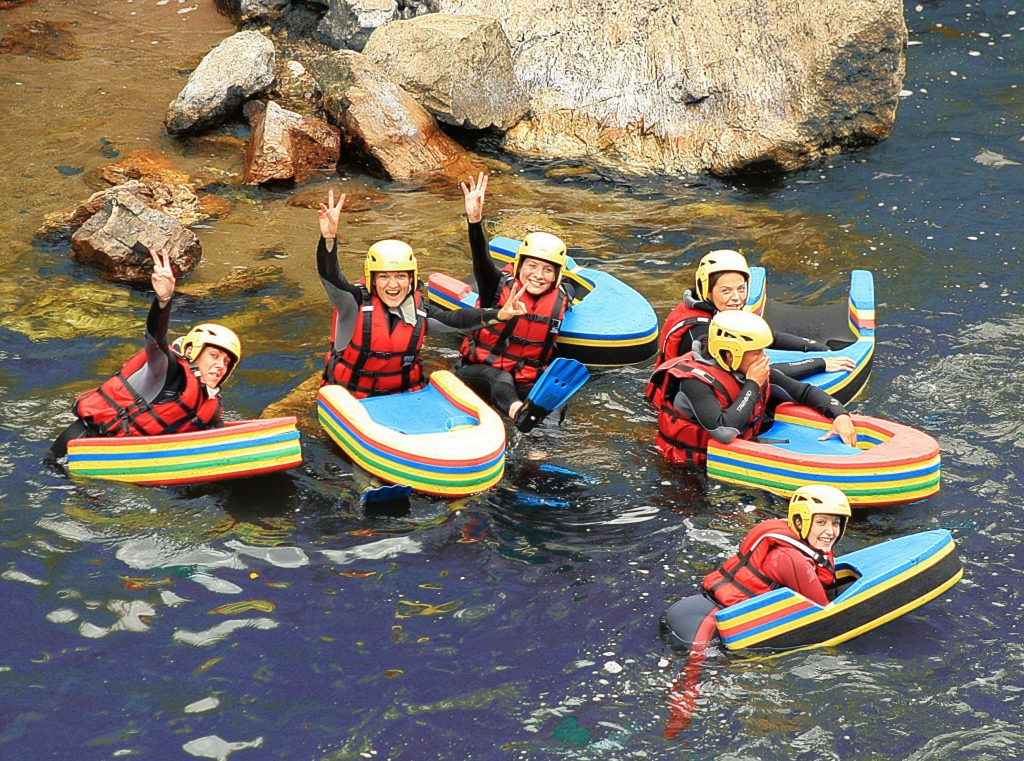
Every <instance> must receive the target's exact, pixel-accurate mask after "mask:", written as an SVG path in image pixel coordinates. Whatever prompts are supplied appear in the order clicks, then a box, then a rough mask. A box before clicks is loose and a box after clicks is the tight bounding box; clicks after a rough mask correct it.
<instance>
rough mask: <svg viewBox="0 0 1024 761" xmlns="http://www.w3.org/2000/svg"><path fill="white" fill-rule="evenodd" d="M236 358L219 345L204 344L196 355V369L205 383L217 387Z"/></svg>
mask: <svg viewBox="0 0 1024 761" xmlns="http://www.w3.org/2000/svg"><path fill="white" fill-rule="evenodd" d="M234 361H235V358H234V357H233V356H231V354H230V353H228V352H226V351H224V349H222V348H220V347H219V346H204V347H203V350H202V351H201V352H199V356H198V357H196V362H195V365H196V369H197V370H198V371H199V380H200V381H202V383H203V385H205V386H209V387H210V388H217V386H219V385H220V384H221V383H222V382H223V381H224V378H225V376H226V375H227V374H228V371H229V370H230V369H231V364H232V363H233V362H234Z"/></svg>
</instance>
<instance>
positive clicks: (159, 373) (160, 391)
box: [47, 298, 186, 460]
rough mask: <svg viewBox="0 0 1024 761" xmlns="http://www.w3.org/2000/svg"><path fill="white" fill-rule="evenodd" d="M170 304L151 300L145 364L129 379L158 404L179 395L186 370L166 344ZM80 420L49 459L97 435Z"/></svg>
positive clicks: (59, 439)
mask: <svg viewBox="0 0 1024 761" xmlns="http://www.w3.org/2000/svg"><path fill="white" fill-rule="evenodd" d="M170 307H171V304H170V302H167V305H166V306H164V307H161V306H160V300H159V299H157V298H154V299H153V304H152V305H151V306H150V308H149V314H148V315H147V317H146V333H145V348H146V364H145V366H144V367H143V368H142V369H140V370H138V371H137V372H135V373H134V374H133V375H132V376H131V377H130V378H129V379H128V381H129V382H130V383H131V385H132V388H134V389H135V390H136V391H137V392H138V393H139V395H140V396H141V397H142V398H143V399H145V400H146V401H147V402H149V403H150V404H154V405H155V404H160V403H161V402H166V401H170V400H172V399H175V398H177V397H179V396H181V395H182V393H184V391H185V385H186V378H185V372H184V370H182V368H181V364H180V363H179V362H178V359H177V355H175V354H174V353H173V352H172V351H171V349H170V347H169V346H168V345H167V327H168V325H169V323H170V318H171V308H170ZM99 435H100V433H99V431H97V430H95V429H94V428H92V427H91V426H89V425H88V424H87V423H85V422H83V421H82V420H76V421H75V422H74V423H72V424H71V425H69V426H68V427H67V428H66V429H64V431H63V433H61V434H60V435H59V436H58V437H57V438H56V439H55V440H54V442H53V444H51V445H50V451H49V452H48V453H47V459H48V460H57V459H60V458H61V457H63V456H64V455H66V454H67V453H68V442H69V441H71V439H78V438H81V437H82V436H99Z"/></svg>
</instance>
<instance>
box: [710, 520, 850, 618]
mask: <svg viewBox="0 0 1024 761" xmlns="http://www.w3.org/2000/svg"><path fill="white" fill-rule="evenodd" d="M779 546H785V547H789V548H790V549H793V550H796V551H798V552H801V553H803V554H804V555H806V556H807V557H809V558H811V559H812V560H813V561H814V567H815V571H816V572H817V574H818V580H819V581H820V582H821V585H822V586H823V587H825V588H826V589H828V588H829V587H830V586H833V585H834V584H835V581H836V569H835V556H834V555H833V553H832V551H831V550H830V551H829V552H827V553H821V552H819V551H818V550H815V549H814V548H813V547H811V546H809V545H808V544H806V543H805V542H803V541H802V540H801V539H800V537H798V536H797V535H796V534H795V533H793V530H792V529H791V528H790V527H789V523H787V522H786V521H784V520H782V519H781V518H775V519H772V520H767V521H762V522H761V523H758V524H757V525H756V526H754V528H752V529H751V530H750V533H749V534H747V536H746V538H745V539H744V540H743V542H742V543H741V544H740V549H739V552H737V553H736V554H735V555H733V556H732V557H731V558H729V559H728V560H726V561H725V562H724V563H723V564H722V565H721V566H719V567H718V568H717V569H716V570H714V571H712V572H711V573H709V574H708V575H707V576H705V577H704V581H703V582H702V584H701V587H702V588H703V590H704V592H705V593H706V594H709V595H711V596H712V597H713V598H714V599H715V600H716V601H717V602H718V603H719V604H720V605H724V606H729V605H735V604H736V603H738V602H742V601H743V600H746V599H749V598H751V597H755V596H757V595H760V594H764V593H765V592H768V591H770V590H772V589H778V588H779V587H780V586H782V585H781V584H778V583H777V582H774V581H772V580H771V579H769V578H768V577H767V576H765V575H764V574H763V573H762V572H761V568H762V567H763V565H764V562H765V558H766V557H767V556H768V552H769V551H770V550H771V549H772V548H773V547H779Z"/></svg>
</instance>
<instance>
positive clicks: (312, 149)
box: [244, 101, 341, 185]
mask: <svg viewBox="0 0 1024 761" xmlns="http://www.w3.org/2000/svg"><path fill="white" fill-rule="evenodd" d="M245 111H246V116H247V117H249V123H250V124H251V125H252V135H251V136H250V137H249V146H248V149H247V150H246V152H245V179H244V182H245V183H247V184H251V185H258V184H260V183H263V182H270V181H271V180H294V181H295V182H304V181H305V180H307V179H309V178H310V177H311V176H313V175H315V174H317V173H318V172H321V171H325V172H326V174H332V173H333V172H334V168H335V167H336V166H337V164H338V158H339V157H340V150H341V140H340V138H339V136H338V128H337V127H334V126H333V125H330V124H328V123H327V122H325V121H324V120H323V119H316V118H313V117H310V116H303V115H302V114H297V113H295V112H294V111H288V110H287V109H284V108H281V106H279V105H278V104H277V103H274V102H273V101H270V102H269V103H267V105H266V106H265V107H264V106H263V104H262V103H259V101H250V102H249V104H247V105H246V107H245Z"/></svg>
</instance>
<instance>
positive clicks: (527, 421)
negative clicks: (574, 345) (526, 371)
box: [512, 357, 590, 433]
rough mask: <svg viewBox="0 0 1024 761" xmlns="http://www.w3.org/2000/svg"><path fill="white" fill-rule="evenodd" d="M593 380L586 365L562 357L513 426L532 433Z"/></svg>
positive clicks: (539, 383)
mask: <svg viewBox="0 0 1024 761" xmlns="http://www.w3.org/2000/svg"><path fill="white" fill-rule="evenodd" d="M589 379H590V373H589V372H588V370H587V368H586V366H585V365H584V364H582V363H581V362H577V361H576V360H575V359H566V358H565V357H558V358H557V359H555V360H554V361H553V362H552V363H551V364H550V365H548V369H547V370H545V371H544V374H543V375H541V376H540V378H538V379H537V382H536V383H535V384H534V386H533V388H532V389H531V390H530V395H529V396H527V397H526V403H525V404H524V405H523V406H522V407H520V408H519V412H517V413H516V417H515V420H513V421H512V423H513V424H514V425H515V427H516V428H518V429H519V430H520V431H522V432H523V433H527V432H529V431H532V430H533V429H534V428H536V427H537V424H538V423H540V421H541V420H543V419H544V418H545V417H547V416H548V415H550V414H551V413H552V412H554V411H555V410H557V409H558V408H559V407H561V406H562V405H563V404H565V403H566V402H567V401H569V398H570V397H571V396H572V395H573V394H575V393H576V392H577V391H579V390H580V389H581V388H583V384H584V383H586V382H587V381H588V380H589Z"/></svg>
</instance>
